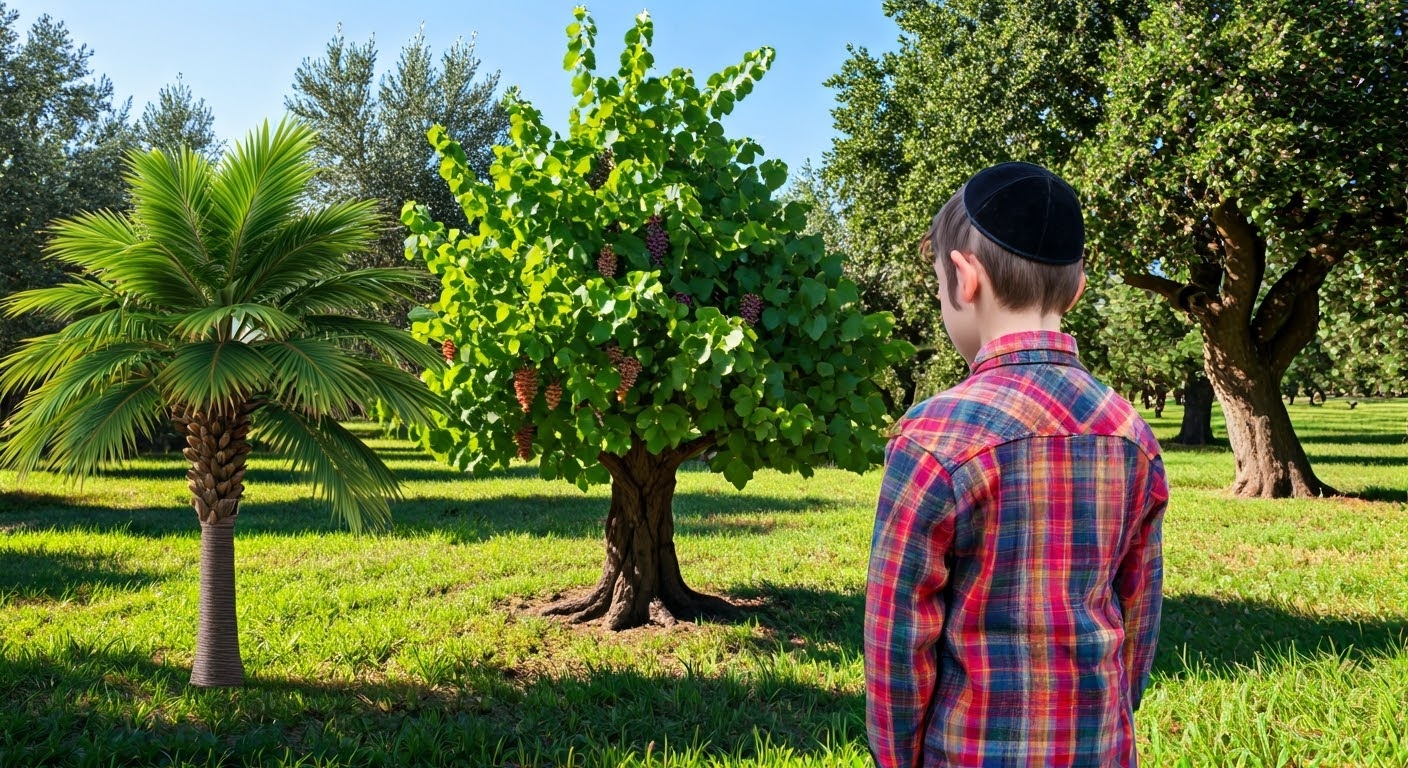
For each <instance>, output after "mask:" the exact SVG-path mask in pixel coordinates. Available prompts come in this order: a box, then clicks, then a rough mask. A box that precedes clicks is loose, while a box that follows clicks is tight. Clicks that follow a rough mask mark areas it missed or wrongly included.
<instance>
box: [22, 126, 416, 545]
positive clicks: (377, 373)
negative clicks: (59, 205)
mask: <svg viewBox="0 0 1408 768" xmlns="http://www.w3.org/2000/svg"><path fill="white" fill-rule="evenodd" d="M312 144H313V134H312V132H311V131H310V130H309V129H308V128H307V127H305V126H302V125H300V124H297V123H280V125H279V126H278V128H277V129H276V130H274V131H273V132H270V130H269V127H268V125H267V124H266V125H265V126H264V127H263V128H262V129H261V130H258V131H255V132H253V133H252V134H251V135H250V137H249V138H248V139H247V140H246V141H245V142H244V143H242V144H240V145H238V146H236V147H235V148H234V149H233V150H232V151H231V152H230V153H229V154H228V155H226V157H225V158H224V159H223V160H222V161H221V163H220V164H219V166H212V165H211V164H210V162H208V161H207V160H206V159H205V158H204V157H201V156H200V155H197V154H195V153H193V152H191V151H190V150H183V151H182V152H180V153H179V154H172V153H163V152H160V151H155V150H153V151H150V152H146V153H142V152H133V153H132V154H131V155H130V156H129V163H130V173H129V174H128V175H127V176H126V181H127V182H128V184H129V185H130V188H131V196H132V209H131V212H130V213H119V212H112V211H99V212H96V213H85V214H81V215H78V216H75V217H73V218H70V219H62V220H59V221H57V222H55V223H54V225H53V238H52V240H51V242H50V244H49V246H48V252H49V254H50V256H51V257H52V258H53V259H54V260H55V261H56V262H58V263H60V264H62V265H63V266H64V267H65V268H67V269H71V270H73V271H75V272H77V273H78V275H79V277H78V278H77V279H75V280H74V281H72V282H68V283H64V284H60V285H57V286H54V287H51V288H41V289H36V290H30V291H24V292H21V293H18V294H15V295H13V296H11V297H9V299H8V300H7V301H6V307H7V309H8V311H9V313H10V315H11V316H12V317H13V316H19V315H23V314H29V313H44V314H46V315H47V316H49V317H51V318H53V319H54V320H57V321H59V322H64V323H67V325H65V327H63V329H62V330H59V331H57V332H55V333H52V334H49V335H46V336H40V337H37V338H32V339H29V340H27V341H26V342H24V344H23V345H22V346H21V347H20V348H19V349H18V350H17V351H15V352H14V353H13V354H11V355H9V356H8V357H6V358H5V359H4V361H3V363H0V393H4V394H11V393H17V392H28V394H27V395H26V396H25V398H24V400H23V401H22V402H21V403H20V406H19V408H18V410H17V411H16V414H15V416H14V418H13V419H12V420H10V421H9V422H7V423H6V425H5V426H4V428H3V430H0V441H3V444H0V463H3V464H4V465H6V466H10V467H14V468H17V469H18V470H19V474H20V476H21V478H23V476H24V475H25V474H26V473H27V472H29V471H31V470H35V469H40V468H48V469H53V470H55V471H58V472H60V473H62V474H65V475H69V476H77V477H85V476H89V475H92V474H94V473H96V472H97V471H99V470H100V469H101V468H103V467H105V466H110V465H112V464H113V463H114V462H116V461H118V460H120V459H122V458H123V457H125V456H129V455H131V454H132V453H133V452H134V449H135V447H136V441H137V438H138V436H140V435H150V434H151V433H153V432H154V431H155V430H157V429H159V428H160V427H161V426H162V425H163V423H165V422H167V421H168V420H169V418H170V411H171V409H173V408H175V407H178V406H179V407H182V408H186V409H196V410H201V411H203V412H209V411H212V410H218V411H221V412H225V413H229V412H231V411H232V410H234V409H238V408H240V407H244V406H246V405H247V404H253V405H256V406H258V407H257V410H255V411H254V417H253V423H254V428H255V430H256V433H255V434H256V436H257V437H258V438H259V439H262V440H263V441H265V442H266V443H267V444H269V445H271V446H273V447H274V448H275V449H276V450H278V451H280V452H281V453H282V454H283V455H284V456H286V457H288V458H289V459H290V460H291V462H292V464H293V466H294V467H295V468H296V469H297V470H299V471H301V472H304V473H306V475H307V476H308V478H309V480H310V481H311V482H312V484H313V486H314V489H315V492H316V493H317V495H318V496H320V497H321V498H323V499H324V500H326V501H327V502H328V503H329V505H330V506H331V507H332V508H333V510H334V512H335V513H336V514H337V515H338V516H339V517H342V518H344V519H346V520H347V521H348V522H349V523H350V524H351V525H352V527H353V528H359V527H360V526H361V525H362V524H363V521H364V518H365V519H367V520H370V521H372V522H382V521H384V520H385V519H386V517H387V514H388V512H387V510H388V508H387V502H386V496H388V495H394V494H395V493H396V487H397V486H396V482H395V479H394V478H393V477H392V476H391V475H390V473H389V472H388V471H387V470H386V467H385V466H384V465H383V464H382V462H381V460H380V459H379V458H377V457H376V456H375V455H374V454H372V453H371V452H370V451H368V450H367V449H366V448H365V446H363V445H362V444H361V443H360V442H359V441H357V440H356V439H355V438H354V437H352V436H351V435H350V434H348V433H347V432H346V430H344V429H342V428H341V427H340V426H339V425H338V424H337V419H339V418H346V417H348V416H349V415H351V414H353V413H354V412H355V411H356V410H357V409H358V408H366V407H368V406H370V405H371V404H373V403H375V402H377V401H378V400H379V401H381V402H383V403H384V404H385V405H386V406H387V407H389V408H392V409H394V410H396V411H397V412H398V413H400V414H401V415H402V417H403V418H405V419H407V420H410V421H417V420H421V419H423V418H424V416H423V414H424V412H425V411H426V410H427V409H431V408H435V407H437V406H438V404H439V401H438V400H437V399H436V398H434V397H433V396H432V395H431V394H430V393H429V392H428V391H427V390H426V389H425V387H424V386H423V385H422V384H421V383H420V382H419V381H417V380H416V378H415V377H414V376H412V375H411V374H408V373H405V372H404V371H402V370H401V369H400V368H399V367H398V364H400V363H402V362H403V361H410V362H414V363H417V364H419V365H422V366H432V367H439V362H438V360H437V359H436V357H435V355H434V354H433V353H432V352H431V351H430V350H429V349H427V348H426V347H425V346H423V345H420V344H417V343H416V342H415V341H414V340H412V339H411V338H410V337H409V336H408V335H407V334H406V333H405V332H404V331H397V330H396V329H393V328H390V327H387V326H384V325H381V324H378V323H374V322H371V321H366V320H359V319H356V318H351V317H347V313H349V312H352V311H356V310H359V309H361V308H362V307H363V304H364V302H365V301H366V300H367V298H368V297H369V296H380V297H382V298H383V299H384V298H387V297H391V296H396V295H402V296H404V295H405V294H407V293H408V292H409V291H410V289H411V288H412V287H413V286H414V285H416V283H417V280H418V277H417V275H416V273H414V272H413V271H411V270H408V269H400V270H391V269H379V270H374V269H373V270H349V269H348V260H347V254H348V253H349V252H352V251H356V250H358V249H360V248H363V247H365V246H366V244H367V243H368V242H370V240H371V239H372V237H374V235H375V232H376V227H377V224H378V222H377V218H376V215H375V214H374V213H373V211H372V205H373V204H372V203H370V202H346V203H342V204H338V205H331V206H324V207H316V208H312V209H309V208H308V207H307V204H306V197H305V195H306V194H307V189H308V184H309V182H310V180H311V179H312V176H313V174H314V173H315V168H314V167H313V165H312V164H311V163H310V162H309V159H308V156H309V153H310V151H311V149H312ZM354 344H355V345H358V346H359V347H360V348H369V349H371V350H373V351H374V354H371V355H364V354H357V353H354V352H352V351H351V350H350V349H349V348H350V347H352V346H353V345H354ZM221 447H224V445H223V444H222V446H221Z"/></svg>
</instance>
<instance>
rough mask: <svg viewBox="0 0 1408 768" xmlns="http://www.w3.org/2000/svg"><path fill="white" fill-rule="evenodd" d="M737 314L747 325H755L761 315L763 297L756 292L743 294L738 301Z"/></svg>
mask: <svg viewBox="0 0 1408 768" xmlns="http://www.w3.org/2000/svg"><path fill="white" fill-rule="evenodd" d="M738 314H740V315H742V316H743V319H744V320H746V321H747V322H748V324H749V325H757V324H758V320H760V319H761V318H762V316H763V299H762V297H761V296H759V295H758V294H756V293H745V294H743V300H742V301H740V302H739V303H738Z"/></svg>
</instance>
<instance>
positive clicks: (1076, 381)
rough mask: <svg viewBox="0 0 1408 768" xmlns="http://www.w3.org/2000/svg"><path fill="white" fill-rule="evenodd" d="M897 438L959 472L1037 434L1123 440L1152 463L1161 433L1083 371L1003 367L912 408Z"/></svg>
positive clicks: (1059, 368)
mask: <svg viewBox="0 0 1408 768" xmlns="http://www.w3.org/2000/svg"><path fill="white" fill-rule="evenodd" d="M895 434H896V435H900V436H903V437H905V438H906V439H908V440H911V441H913V442H914V443H916V444H917V445H918V446H919V447H921V448H923V449H924V450H926V451H928V452H929V453H930V454H932V455H933V456H934V457H935V458H937V459H938V460H939V461H940V463H942V464H944V465H946V468H947V469H950V470H952V469H955V468H957V467H958V466H961V465H962V464H964V463H966V462H967V461H968V460H969V459H971V458H972V457H973V456H976V455H978V454H979V453H982V452H983V451H986V450H988V449H989V448H993V447H996V446H998V445H1002V444H1004V443H1008V442H1012V441H1014V440H1022V439H1026V438H1034V437H1061V436H1075V435H1100V436H1109V437H1121V438H1124V439H1126V440H1128V441H1129V442H1131V443H1132V444H1134V445H1135V446H1137V447H1138V448H1139V450H1140V451H1141V452H1143V453H1144V454H1145V455H1146V456H1147V457H1148V458H1150V459H1151V460H1152V459H1154V458H1157V457H1158V456H1159V454H1160V449H1159V444H1158V441H1157V440H1156V439H1155V438H1154V434H1153V430H1151V429H1150V428H1149V425H1148V423H1147V422H1145V421H1144V419H1143V417H1141V416H1140V415H1139V412H1138V411H1136V410H1135V409H1134V406H1132V405H1130V404H1129V402H1128V401H1127V400H1125V399H1124V398H1122V397H1120V396H1119V395H1118V394H1116V393H1115V392H1114V391H1113V390H1111V389H1110V388H1109V387H1108V386H1106V385H1104V384H1103V383H1101V382H1100V381H1099V380H1097V379H1096V378H1095V377H1093V376H1091V375H1090V374H1089V373H1088V372H1086V371H1085V370H1084V369H1082V368H1078V367H1070V366H1063V365H1040V366H1022V370H1020V371H1014V370H1013V369H1011V368H999V369H996V370H992V371H987V372H984V373H981V374H977V375H974V376H970V377H969V378H968V379H966V380H964V381H963V382H962V383H960V384H958V385H957V386H955V387H953V388H951V389H948V390H945V391H943V392H940V393H939V394H937V395H935V396H933V397H931V398H929V399H928V400H925V401H923V402H921V403H919V404H918V405H915V406H914V407H913V408H911V409H910V410H909V411H908V412H907V413H906V414H905V415H904V417H903V418H902V419H901V420H900V422H899V423H898V424H897V425H896V429H895Z"/></svg>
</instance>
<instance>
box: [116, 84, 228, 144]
mask: <svg viewBox="0 0 1408 768" xmlns="http://www.w3.org/2000/svg"><path fill="white" fill-rule="evenodd" d="M135 134H136V139H137V142H138V143H139V144H141V145H142V146H144V147H146V148H148V149H159V150H161V151H163V152H169V153H172V154H179V153H180V152H181V148H182V147H184V148H186V149H189V150H191V151H192V152H197V153H199V154H201V155H204V156H205V158H206V159H207V160H211V161H215V160H217V159H219V157H220V153H221V151H223V149H224V146H225V142H223V141H218V140H217V139H216V138H215V114H214V113H213V112H211V111H210V107H207V106H206V105H205V99H197V98H196V97H195V94H194V93H192V92H191V87H190V86H189V85H186V84H185V83H184V82H182V80H181V77H180V75H177V77H176V82H175V83H174V84H171V85H166V86H163V87H162V89H161V90H160V91H158V92H157V100H156V101H155V102H153V103H151V104H148V105H147V108H146V109H144V110H142V117H141V118H140V119H138V120H137V125H136V126H135Z"/></svg>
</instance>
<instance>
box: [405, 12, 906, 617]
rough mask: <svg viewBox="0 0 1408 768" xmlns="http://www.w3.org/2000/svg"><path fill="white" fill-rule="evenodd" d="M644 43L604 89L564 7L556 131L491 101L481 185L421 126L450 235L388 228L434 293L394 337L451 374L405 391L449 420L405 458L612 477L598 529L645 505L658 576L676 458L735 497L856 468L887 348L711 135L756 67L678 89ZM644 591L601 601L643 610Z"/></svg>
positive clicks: (764, 61)
mask: <svg viewBox="0 0 1408 768" xmlns="http://www.w3.org/2000/svg"><path fill="white" fill-rule="evenodd" d="M653 31H654V27H653V24H652V22H651V21H650V18H649V16H648V15H646V14H641V15H640V16H639V17H638V18H637V20H636V24H635V26H634V27H632V28H631V29H630V30H628V31H627V33H626V36H625V50H624V51H623V52H622V54H621V56H620V67H619V70H617V71H616V72H615V73H614V74H610V75H602V74H599V73H598V70H597V63H596V52H595V49H594V43H595V33H596V30H595V26H594V24H593V23H592V22H591V20H590V19H589V18H588V17H587V16H586V15H585V11H584V10H582V9H578V11H577V14H576V21H575V22H574V23H573V24H572V25H571V26H570V27H569V28H568V36H569V44H568V54H567V58H566V62H565V63H566V66H567V67H568V68H569V69H570V70H571V71H572V73H573V78H572V89H573V94H574V95H575V96H576V97H577V99H578V103H577V106H576V107H575V108H574V109H573V110H572V112H571V115H570V119H569V122H568V125H569V131H568V134H567V135H566V136H562V135H559V134H556V133H554V132H553V131H552V130H550V129H549V128H548V127H547V126H546V125H545V123H544V120H543V117H542V115H541V114H540V113H539V112H538V111H537V110H536V109H534V108H533V107H532V105H530V104H529V103H527V102H525V101H523V100H522V99H520V98H518V97H517V96H516V95H513V96H511V97H510V98H509V100H508V102H507V109H508V113H509V119H510V127H509V132H508V142H507V143H506V144H505V145H502V146H499V147H495V149H494V155H495V161H494V163H493V164H492V165H491V166H490V168H489V179H488V180H487V181H481V180H480V179H479V178H478V177H477V175H476V174H475V173H474V171H473V169H472V167H471V166H470V164H469V161H470V158H469V156H468V155H467V154H466V153H465V152H464V150H463V149H462V148H461V147H460V145H459V144H458V143H457V142H455V141H454V140H453V139H452V137H451V136H449V135H448V134H447V133H446V132H445V131H444V130H443V129H441V128H438V127H437V128H436V129H434V130H432V131H431V134H430V136H431V140H432V142H433V143H434V145H435V147H436V149H437V150H438V151H439V152H440V154H441V156H442V157H443V160H442V164H441V172H442V174H443V175H444V176H445V178H446V180H447V181H448V183H449V187H450V190H451V192H453V193H454V194H455V195H456V197H457V198H458V200H459V202H460V204H461V206H462V207H463V210H464V215H465V217H466V218H467V219H468V221H469V223H470V227H469V228H468V229H456V228H453V227H449V226H446V225H445V224H444V223H443V222H437V221H436V220H435V219H434V218H433V216H432V214H431V212H430V210H428V209H427V208H426V207H425V206H423V205H413V204H408V205H407V207H406V208H405V211H404V213H403V220H404V221H405V222H406V223H407V224H408V225H409V226H410V228H411V231H412V233H413V239H412V240H411V241H410V243H409V245H410V247H411V250H412V251H413V253H414V255H415V256H416V257H417V258H419V259H423V260H424V261H425V264H426V265H427V266H428V267H429V268H430V270H431V271H432V272H434V273H435V274H436V275H438V276H439V277H440V279H441V285H442V291H441V295H440V298H439V300H438V301H436V302H435V303H433V304H431V305H430V306H429V307H428V308H426V309H423V310H419V311H417V312H415V313H413V314H412V320H413V321H414V322H413V324H412V330H413V332H414V333H416V334H417V336H419V337H420V338H422V339H424V340H426V341H432V342H437V343H439V342H442V341H444V342H445V350H446V352H447V353H448V355H449V358H450V361H451V364H450V366H449V367H448V369H446V370H445V371H443V372H441V371H432V372H430V373H428V374H427V381H428V383H429V384H430V388H431V389H432V390H434V391H436V392H439V393H441V394H442V395H443V396H444V397H445V398H447V400H448V403H449V405H450V410H451V412H452V413H453V414H454V416H453V417H452V418H451V419H449V420H447V421H446V422H445V423H443V424H442V425H441V426H439V427H437V428H435V429H431V430H429V431H427V432H424V433H422V435H421V438H422V440H423V441H424V443H425V444H426V445H427V446H428V447H429V448H430V449H431V451H432V452H434V453H435V454H436V455H438V456H441V457H443V458H445V459H446V460H447V461H449V462H450V463H452V464H454V465H456V466H459V467H461V468H466V469H485V468H489V467H496V466H505V465H507V464H508V463H509V461H510V459H512V458H513V457H514V456H520V457H521V458H525V459H528V458H536V459H537V461H538V464H539V468H540V472H541V474H542V476H543V477H545V478H564V479H567V480H569V481H572V482H575V483H576V484H578V485H579V486H581V487H583V488H586V487H588V486H590V485H593V484H600V483H606V482H612V483H613V507H612V510H613V512H612V514H613V518H612V519H617V513H618V512H620V514H621V515H627V514H628V513H627V511H626V509H627V507H629V504H628V503H627V502H626V501H622V498H624V497H618V496H619V494H626V493H627V491H630V493H631V494H635V493H637V492H640V493H644V494H645V500H644V501H643V502H642V504H643V506H642V509H643V510H644V512H643V516H642V517H641V519H642V521H643V522H642V525H645V524H646V523H645V522H644V521H647V520H648V521H653V522H650V523H649V526H650V527H651V530H653V531H655V532H656V533H659V541H660V542H661V546H662V549H659V552H661V553H662V554H661V555H660V558H661V560H662V561H664V560H667V559H668V560H672V559H673V544H672V543H671V538H670V536H669V535H668V533H667V532H662V529H661V528H660V526H663V525H666V523H667V522H668V520H669V515H670V510H669V498H670V497H669V494H668V493H663V492H662V493H656V491H654V490H649V489H658V488H663V487H664V486H663V485H660V483H665V482H666V481H665V480H663V479H661V478H668V485H669V487H671V488H672V487H673V477H674V472H675V469H676V468H677V467H678V466H679V464H680V462H682V461H684V460H687V459H688V458H690V457H693V456H696V455H699V454H700V453H702V452H705V451H709V452H711V453H710V458H709V466H710V467H711V468H713V469H714V470H715V471H719V472H722V473H723V474H724V476H725V477H727V478H728V479H729V480H730V481H731V482H732V483H733V484H735V485H736V486H738V487H740V488H742V487H743V486H744V485H745V484H746V483H747V482H748V480H749V479H750V478H751V477H752V476H753V473H754V472H755V471H756V470H758V469H759V468H762V467H770V468H773V469H777V470H780V471H783V472H801V473H803V474H809V473H810V472H811V471H812V468H813V467H814V466H816V465H817V464H818V463H821V462H834V463H835V464H836V465H837V466H840V467H843V468H846V469H851V470H855V471H863V470H865V469H868V468H869V467H871V466H873V465H874V464H875V463H876V462H878V461H879V459H880V458H881V450H882V447H883V444H884V429H885V425H886V422H887V407H886V403H885V401H884V399H883V398H882V396H881V394H880V390H879V388H878V387H877V385H876V384H875V383H874V381H873V380H874V378H875V376H876V374H877V373H878V372H880V371H883V370H884V369H885V368H886V367H887V366H889V365H891V364H893V363H895V362H897V361H899V360H900V359H901V358H903V357H904V356H905V355H906V354H907V353H908V345H906V344H905V343H903V342H901V341H896V340H891V339H890V332H891V329H892V327H893V322H892V320H891V317H890V316H889V314H887V313H869V314H867V313H865V312H863V311H862V308H861V306H860V303H859V300H860V294H859V291H858V290H857V288H856V286H855V284H854V283H852V282H851V281H850V280H848V279H846V278H845V277H844V275H843V265H842V261H843V260H842V257H841V256H840V255H838V254H832V253H827V251H826V249H825V244H824V242H823V240H822V238H821V237H820V236H815V235H812V236H802V235H799V232H800V231H801V230H802V229H803V228H804V227H805V226H806V223H807V206H805V205H804V204H802V203H799V202H791V203H786V204H784V203H782V202H780V201H779V200H777V199H776V195H777V193H778V191H779V190H780V189H781V188H782V186H783V184H784V183H785V182H786V179H787V168H786V166H785V165H784V164H783V163H782V162H780V161H778V160H764V159H762V157H763V149H762V147H761V146H759V145H758V144H757V142H755V141H753V140H751V139H747V138H739V139H731V138H729V137H728V136H726V134H725V132H724V130H723V126H722V124H721V123H720V122H719V121H720V119H721V118H722V117H723V116H724V115H726V114H728V113H729V112H730V111H731V110H732V109H733V106H734V104H735V103H736V102H737V101H738V100H740V99H742V98H744V97H745V96H747V95H748V94H749V93H750V92H751V91H752V89H753V84H754V83H755V82H756V81H757V80H758V78H760V77H762V76H763V74H764V73H765V72H766V71H767V68H768V66H769V65H770V64H771V62H772V58H773V51H772V50H771V49H767V48H764V49H760V50H756V51H752V52H750V53H747V54H745V55H744V57H743V60H742V62H740V63H739V64H738V65H736V66H731V67H727V68H725V69H724V70H723V71H721V72H719V73H717V74H714V75H710V76H709V77H708V78H707V80H706V81H705V82H704V83H703V84H700V83H699V82H698V81H696V79H695V77H694V75H693V74H692V73H690V72H688V71H686V70H682V69H675V70H672V71H670V72H668V73H666V74H661V75H656V74H652V71H651V70H652V68H653V65H654V58H653V54H652V53H651V52H650V43H651V39H652V36H653ZM652 494H654V495H652ZM627 495H629V494H627ZM617 502H620V503H619V504H618V503H617ZM661 521H665V522H661ZM612 525H613V523H612V522H611V520H609V521H608V528H609V529H610V528H611V526H612ZM622 525H627V524H626V523H624V522H623V523H622ZM634 525H635V524H634V523H631V524H630V525H629V526H627V527H631V526H634ZM632 530H634V528H632ZM654 535H655V533H653V534H652V536H654ZM610 544H611V542H610V539H609V541H608V545H609V546H610ZM665 544H668V554H665V549H663V546H664V545H665ZM623 546H624V544H623ZM653 567H654V565H653V562H652V564H651V565H650V566H649V568H653ZM671 568H673V573H670V570H671ZM607 570H608V574H609V575H611V574H612V570H611V568H610V567H608V569H607ZM651 578H654V577H651ZM660 578H661V579H662V582H661V583H662V584H663V585H664V586H662V587H661V594H662V595H664V597H665V598H666V599H667V600H671V599H673V598H676V597H678V598H679V599H678V600H674V603H675V605H674V607H675V609H676V610H679V609H680V608H681V604H683V603H688V602H690V600H689V595H688V594H687V593H686V592H685V591H684V590H685V589H686V588H684V587H683V585H682V583H680V584H678V585H677V587H678V589H675V590H674V592H673V593H672V591H671V589H670V587H669V585H670V584H671V583H672V582H671V581H670V580H671V579H675V580H676V581H677V580H678V566H677V565H674V566H672V567H671V566H668V565H667V566H665V568H664V571H663V572H662V575H661V577H660ZM611 579H612V580H615V575H611ZM628 581H629V579H628ZM608 586H609V585H608ZM653 588H654V587H651V586H650V585H649V584H637V583H635V582H629V583H628V585H627V587H622V589H628V590H629V591H631V592H632V594H635V595H637V596H639V595H641V594H644V595H645V599H646V600H647V601H648V600H649V599H650V598H651V597H652V596H653V595H651V594H649V593H650V590H651V589H653ZM676 593H677V594H676ZM626 602H630V601H626ZM618 609H619V610H618ZM602 610H605V608H604V607H603V608H602ZM612 610H613V613H612V624H613V626H626V625H629V624H631V623H638V622H639V621H640V620H643V617H644V615H645V614H644V613H643V611H644V610H645V608H644V607H642V605H640V604H639V602H638V601H637V602H636V603H633V604H631V605H628V606H624V607H623V606H621V605H620V601H617V602H615V603H613V608H612Z"/></svg>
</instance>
